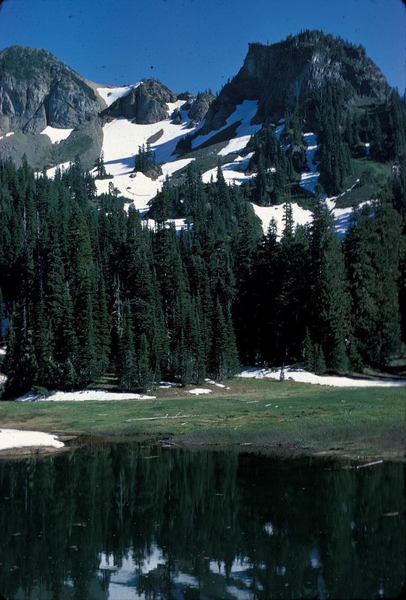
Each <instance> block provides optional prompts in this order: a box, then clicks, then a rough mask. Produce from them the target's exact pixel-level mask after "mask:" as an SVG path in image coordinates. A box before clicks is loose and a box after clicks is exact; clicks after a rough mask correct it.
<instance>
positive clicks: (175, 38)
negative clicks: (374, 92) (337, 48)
mask: <svg viewBox="0 0 406 600" xmlns="http://www.w3.org/2000/svg"><path fill="white" fill-rule="evenodd" d="M313 28H316V29H322V30H323V31H325V32H326V33H333V34H335V35H339V36H341V37H343V38H345V39H347V40H349V41H352V42H354V43H356V44H358V43H361V44H363V46H365V48H366V50H367V53H368V54H369V55H370V56H371V58H372V59H373V60H374V61H375V62H376V63H377V65H378V66H379V67H380V68H381V69H382V71H383V72H384V74H385V75H386V77H387V79H388V81H389V83H390V84H391V85H392V86H397V87H398V88H399V91H400V92H401V93H403V91H404V90H405V87H406V82H405V56H406V11H405V7H404V5H403V3H402V1H401V0H142V1H141V0H5V3H4V5H3V9H2V10H1V12H0V44H1V48H6V47H7V46H11V45H13V44H23V45H26V46H32V47H40V48H47V49H48V50H50V51H51V52H52V53H53V54H55V55H56V56H57V57H58V58H59V59H61V60H63V61H64V62H65V63H66V64H68V65H69V66H71V67H72V68H74V69H75V70H76V71H78V72H79V73H80V74H81V75H83V76H85V77H87V78H89V79H91V80H93V81H96V82H100V83H106V84H112V85H119V84H127V83H134V82H136V81H138V80H140V79H143V78H146V77H151V76H153V77H156V78H158V79H160V80H161V81H162V82H163V83H165V84H166V85H167V86H168V87H170V88H171V89H173V90H174V91H178V92H180V91H183V90H186V89H189V90H191V91H193V92H196V91H198V90H204V89H208V88H211V89H212V90H213V91H216V90H219V89H220V88H221V86H222V85H223V84H224V83H225V82H226V81H227V79H228V78H231V77H232V76H233V75H235V73H236V72H237V71H238V69H239V68H240V66H241V65H242V62H243V60H244V57H245V55H246V52H247V47H248V42H250V41H259V42H264V43H266V42H270V43H272V42H276V41H279V40H281V39H283V38H284V37H286V36H287V35H289V34H294V33H297V32H299V31H300V30H301V29H313Z"/></svg>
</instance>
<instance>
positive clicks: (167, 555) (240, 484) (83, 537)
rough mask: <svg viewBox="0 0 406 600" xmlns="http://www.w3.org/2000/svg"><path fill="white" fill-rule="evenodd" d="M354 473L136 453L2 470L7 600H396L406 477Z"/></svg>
mask: <svg viewBox="0 0 406 600" xmlns="http://www.w3.org/2000/svg"><path fill="white" fill-rule="evenodd" d="M348 466H349V465H345V464H343V463H339V462H335V461H331V460H329V461H320V460H314V459H313V460H311V459H308V460H303V459H300V460H297V459H295V460H293V459H289V460H287V459H285V460H282V459H274V458H272V459H271V458H266V457H261V456H255V455H240V456H238V455H237V454H236V453H235V452H232V451H227V452H208V451H196V452H194V451H193V452H191V451H183V450H169V449H168V450H167V449H161V448H148V447H141V446H139V445H129V444H120V445H102V446H93V447H92V448H84V449H81V450H78V451H76V452H73V453H72V454H65V455H60V456H58V457H54V458H47V459H42V460H37V461H36V460H29V461H22V462H12V461H10V462H5V461H3V462H0V535H1V542H0V595H1V594H3V596H4V597H5V598H7V599H8V600H11V599H14V598H18V599H20V598H21V599H24V600H28V599H41V600H65V599H70V600H71V599H72V600H73V599H75V600H103V599H107V598H110V599H111V600H130V599H131V600H133V599H136V598H147V599H157V598H165V599H166V598H168V599H169V598H170V599H175V600H181V599H187V600H195V599H198V598H201V599H205V598H206V599H209V598H226V599H232V598H235V599H238V600H248V599H251V598H258V599H268V598H316V597H317V598H377V597H378V598H379V597H396V596H398V595H399V594H400V593H401V589H402V586H403V585H404V577H405V498H404V471H403V465H400V464H390V463H387V464H383V465H382V464H381V465H376V466H374V467H370V468H364V469H356V468H348Z"/></svg>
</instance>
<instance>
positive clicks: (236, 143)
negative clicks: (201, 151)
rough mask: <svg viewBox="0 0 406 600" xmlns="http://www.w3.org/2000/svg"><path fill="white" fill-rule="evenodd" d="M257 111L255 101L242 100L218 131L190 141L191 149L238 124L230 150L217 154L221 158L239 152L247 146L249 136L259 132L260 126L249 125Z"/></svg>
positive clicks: (225, 149) (224, 149)
mask: <svg viewBox="0 0 406 600" xmlns="http://www.w3.org/2000/svg"><path fill="white" fill-rule="evenodd" d="M257 111H258V102H257V101H256V100H244V102H242V103H241V104H238V105H237V106H236V108H235V110H234V111H233V112H232V113H231V115H230V116H229V117H228V119H227V121H226V123H225V125H223V127H220V129H217V130H213V131H210V133H207V134H205V135H198V136H197V137H195V138H194V139H193V140H192V148H193V149H195V148H198V147H199V146H201V145H202V144H204V143H206V142H208V141H209V140H210V139H211V138H213V137H214V136H215V135H218V134H219V133H221V132H222V131H224V130H225V129H227V128H228V127H231V125H234V124H236V123H239V125H238V127H237V129H236V131H235V136H234V138H233V140H232V141H231V142H230V144H231V145H230V147H229V148H231V149H229V148H227V146H226V147H225V148H223V149H222V150H221V151H220V152H219V154H220V155H221V156H226V154H229V153H230V152H239V151H241V150H242V149H243V148H245V146H246V145H247V144H248V142H249V138H250V136H251V135H254V133H256V132H257V131H259V130H260V129H261V127H262V125H252V124H251V121H252V119H253V118H254V117H255V115H256V113H257Z"/></svg>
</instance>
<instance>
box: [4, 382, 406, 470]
mask: <svg viewBox="0 0 406 600" xmlns="http://www.w3.org/2000/svg"><path fill="white" fill-rule="evenodd" d="M228 385H229V387H230V389H229V390H225V389H219V388H216V387H214V386H206V385H205V387H211V388H212V390H213V391H212V394H210V395H208V396H198V397H195V396H191V395H190V394H188V392H187V389H172V390H159V391H158V392H157V399H156V400H139V401H137V400H136V401H134V400H121V401H107V402H91V401H87V402H41V403H30V404H23V403H16V402H0V424H1V427H21V428H23V429H39V430H42V431H50V432H57V433H64V434H73V435H81V436H86V437H88V436H91V437H94V438H101V437H111V436H114V437H118V438H128V437H138V436H142V438H143V439H145V437H147V438H148V439H150V440H154V441H156V440H159V439H165V440H167V439H170V440H171V441H172V442H173V443H177V444H181V445H187V446H212V445H216V446H224V445H227V446H228V445H233V446H240V447H242V448H243V449H250V448H252V449H261V450H268V451H282V452H284V451H289V452H291V451H293V452H300V453H309V454H316V453H329V454H340V455H346V456H351V457H377V456H379V457H385V458H398V459H399V458H402V457H403V455H404V425H405V390H404V389H402V388H366V389H363V388H358V389H339V388H335V389H334V388H327V387H321V386H310V385H306V384H298V383H293V382H288V381H285V382H284V383H280V382H271V381H257V380H244V379H234V380H232V381H231V382H229V384H228ZM157 417H158V418H157ZM167 417H175V418H172V419H169V418H167ZM151 418H153V420H144V419H151Z"/></svg>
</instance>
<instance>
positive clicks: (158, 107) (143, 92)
mask: <svg viewBox="0 0 406 600" xmlns="http://www.w3.org/2000/svg"><path fill="white" fill-rule="evenodd" d="M176 100H177V95H176V94H174V93H173V92H171V90H170V89H169V88H167V87H166V86H164V85H163V84H162V83H160V82H159V81H156V80H155V79H147V80H146V81H143V82H142V83H140V84H139V85H138V86H137V87H135V88H133V89H132V90H131V91H130V92H129V93H128V94H127V95H126V96H124V97H123V98H119V99H118V100H116V101H115V102H114V103H113V104H112V105H111V106H110V107H109V108H107V109H106V110H105V111H104V112H103V116H107V117H113V118H118V117H125V118H126V119H133V120H134V121H135V123H139V124H141V125H147V124H150V123H157V122H158V121H162V120H163V119H166V118H167V117H168V107H167V105H166V104H167V102H176Z"/></svg>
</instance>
